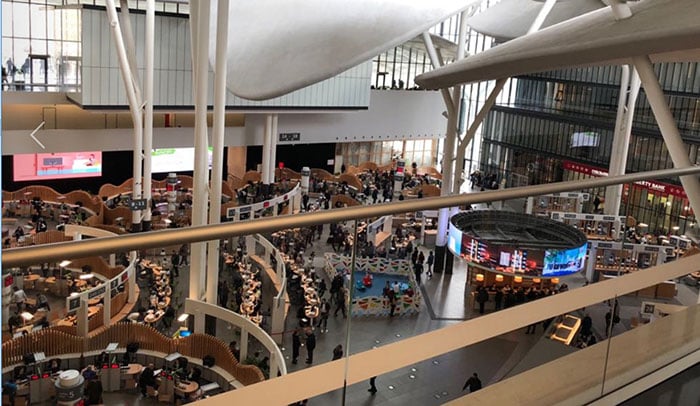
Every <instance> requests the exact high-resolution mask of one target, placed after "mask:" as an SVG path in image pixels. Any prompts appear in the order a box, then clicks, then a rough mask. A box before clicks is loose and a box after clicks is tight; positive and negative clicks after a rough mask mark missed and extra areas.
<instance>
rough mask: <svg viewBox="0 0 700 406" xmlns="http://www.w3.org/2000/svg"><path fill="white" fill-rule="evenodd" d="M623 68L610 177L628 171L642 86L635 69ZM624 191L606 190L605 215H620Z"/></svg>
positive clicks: (609, 188) (620, 186) (617, 188)
mask: <svg viewBox="0 0 700 406" xmlns="http://www.w3.org/2000/svg"><path fill="white" fill-rule="evenodd" d="M622 68H623V70H622V79H621V84H620V96H619V103H618V107H617V108H618V111H617V117H616V120H615V134H614V138H613V145H612V150H611V153H610V168H609V170H608V173H609V174H610V176H616V175H623V174H624V173H625V171H626V170H627V155H628V152H629V144H630V137H631V136H632V126H633V124H634V110H635V108H636V106H637V96H639V87H640V85H641V83H640V81H639V75H638V74H637V71H636V70H635V69H634V67H632V68H631V69H630V67H628V66H623V67H622ZM628 87H629V89H628ZM622 191H623V185H615V186H609V187H607V188H606V189H605V214H609V215H612V216H617V215H618V214H619V213H620V205H621V204H622Z"/></svg>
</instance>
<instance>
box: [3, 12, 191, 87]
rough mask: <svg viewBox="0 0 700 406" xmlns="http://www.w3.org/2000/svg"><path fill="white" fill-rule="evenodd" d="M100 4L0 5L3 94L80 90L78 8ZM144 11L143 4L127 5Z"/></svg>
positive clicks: (79, 26)
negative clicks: (11, 91)
mask: <svg viewBox="0 0 700 406" xmlns="http://www.w3.org/2000/svg"><path fill="white" fill-rule="evenodd" d="M83 4H85V5H93V6H104V5H105V2H104V0H89V1H88V0H80V1H78V0H31V1H28V0H2V67H3V83H2V89H3V90H16V91H79V89H80V83H81V74H80V65H81V54H80V52H81V51H80V49H81V47H80V35H81V31H80V30H81V19H80V12H81V10H80V8H81V5H83ZM129 8H131V9H140V10H145V9H146V1H144V0H135V1H129ZM156 11H157V12H166V13H174V14H189V5H188V4H179V3H163V2H156Z"/></svg>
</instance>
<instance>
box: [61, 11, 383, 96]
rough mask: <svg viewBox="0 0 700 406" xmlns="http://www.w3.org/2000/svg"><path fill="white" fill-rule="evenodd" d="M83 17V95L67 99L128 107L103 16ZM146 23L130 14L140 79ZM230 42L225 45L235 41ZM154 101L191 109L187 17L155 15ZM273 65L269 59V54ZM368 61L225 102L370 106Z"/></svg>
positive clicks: (94, 13)
mask: <svg viewBox="0 0 700 406" xmlns="http://www.w3.org/2000/svg"><path fill="white" fill-rule="evenodd" d="M81 16H82V17H81V18H82V32H81V33H82V36H81V41H82V42H81V47H82V68H81V69H82V93H81V94H77V95H75V94H73V95H70V96H69V97H71V98H72V99H73V100H75V101H76V102H77V103H79V104H81V105H82V106H88V107H89V106H92V107H97V106H127V99H126V92H125V90H124V83H123V82H122V79H121V74H120V72H119V63H118V60H117V54H116V49H115V46H114V41H113V40H112V36H111V34H110V31H109V23H108V19H107V12H106V11H104V10H94V9H83V10H82V11H81ZM145 24H146V19H145V15H143V14H133V13H132V15H131V26H132V29H133V31H134V41H135V43H136V59H137V66H138V69H137V70H138V71H139V77H140V78H141V79H143V77H144V70H143V64H144V61H145V59H144V56H143V55H144V46H145V44H144V38H145ZM235 40H236V39H235V38H231V39H229V41H235ZM155 41H156V43H155V72H154V86H155V89H154V101H153V104H154V105H155V106H156V108H158V107H161V106H162V107H178V106H192V105H193V104H194V103H193V101H192V56H191V49H190V28H189V19H187V18H183V17H175V16H162V15H158V16H156V26H155ZM270 63H275V62H274V55H271V56H270ZM371 73H372V62H371V61H368V62H365V63H363V64H360V65H358V66H356V67H354V68H351V69H349V70H347V71H346V72H343V73H341V74H339V75H337V76H335V77H333V78H330V79H327V80H324V81H323V82H320V83H317V84H315V85H313V86H309V87H306V88H304V89H301V90H298V91H296V92H293V93H290V94H288V95H286V96H283V97H278V98H274V99H270V100H266V101H262V102H254V101H250V100H245V99H241V98H239V97H236V96H234V95H233V94H231V93H228V95H227V98H226V104H227V105H228V106H232V107H241V108H246V109H250V108H261V107H317V108H327V107H332V108H341V107H344V108H353V109H355V108H366V107H367V105H368V103H369V86H370V76H371ZM213 83H214V81H213V75H212V73H211V70H210V74H209V89H210V90H209V104H210V105H211V103H212V100H213V91H212V88H213Z"/></svg>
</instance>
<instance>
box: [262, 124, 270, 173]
mask: <svg viewBox="0 0 700 406" xmlns="http://www.w3.org/2000/svg"><path fill="white" fill-rule="evenodd" d="M271 145H272V115H271V114H268V115H266V116H265V133H264V137H263V149H262V174H261V175H262V183H263V184H264V185H269V184H270V158H272V151H271Z"/></svg>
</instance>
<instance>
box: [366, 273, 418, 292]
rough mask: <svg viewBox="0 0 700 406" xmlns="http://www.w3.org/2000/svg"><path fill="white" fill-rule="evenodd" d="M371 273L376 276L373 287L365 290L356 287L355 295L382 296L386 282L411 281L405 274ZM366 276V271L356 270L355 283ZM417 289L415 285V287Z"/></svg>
mask: <svg viewBox="0 0 700 406" xmlns="http://www.w3.org/2000/svg"><path fill="white" fill-rule="evenodd" d="M371 275H372V276H373V277H374V281H373V282H372V287H371V288H365V290H363V291H362V290H358V289H356V288H355V290H354V291H353V295H354V296H353V297H358V298H362V297H368V296H378V297H381V296H382V290H383V289H384V286H386V282H387V281H389V283H394V281H398V282H399V283H409V280H408V278H407V277H406V276H403V275H390V274H384V273H371ZM364 277H365V273H364V272H361V271H356V272H355V283H356V284H357V281H362V278H364ZM413 288H414V289H415V287H413Z"/></svg>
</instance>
